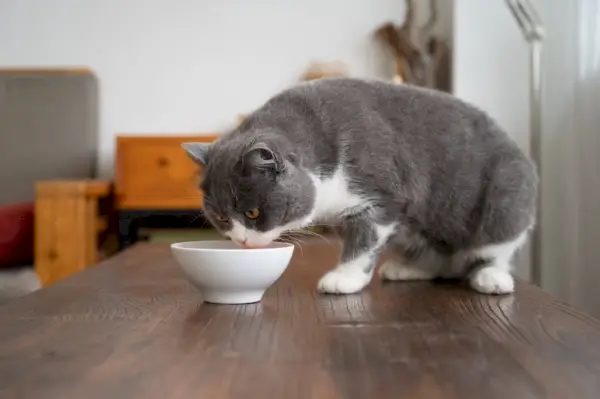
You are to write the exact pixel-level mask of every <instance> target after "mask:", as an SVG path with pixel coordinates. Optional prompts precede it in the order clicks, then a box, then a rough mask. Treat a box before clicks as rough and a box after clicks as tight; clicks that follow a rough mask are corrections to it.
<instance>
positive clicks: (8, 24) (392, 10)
mask: <svg viewBox="0 0 600 399" xmlns="http://www.w3.org/2000/svg"><path fill="white" fill-rule="evenodd" d="M402 15H403V2H402V1H401V0H370V1H346V0H328V1H321V0H303V1H282V0H261V1H247V0H204V1H202V0H189V1H186V0H171V1H168V2H167V1H164V0H52V1H39V0H0V66H87V67H90V68H91V69H92V70H93V71H94V72H95V73H96V74H97V76H98V78H99V81H100V91H101V127H100V129H101V140H100V152H101V154H100V157H101V159H100V166H101V171H102V175H104V176H110V175H111V174H112V167H113V150H114V134H116V133H127V134H145V133H156V134H165V133H167V134H168V133H173V134H175V133H197V132H206V133H212V132H215V131H218V130H221V129H224V128H226V127H228V126H230V125H231V124H232V123H234V120H235V117H236V115H237V114H238V113H243V112H248V111H251V110H252V109H253V108H255V107H257V106H259V105H260V103H261V102H263V101H264V100H266V99H267V98H268V97H269V96H271V95H272V94H274V92H275V91H277V90H280V89H282V88H284V87H285V86H287V85H289V84H291V83H293V82H295V81H297V80H298V78H299V76H300V75H301V73H302V72H303V70H304V69H305V68H306V67H307V66H308V64H309V63H310V61H311V60H316V59H320V60H326V61H329V60H341V61H343V62H345V63H347V65H348V66H349V69H350V72H351V73H352V74H353V75H356V76H382V75H385V74H386V65H385V61H386V60H385V59H384V58H383V57H382V54H381V47H380V46H377V45H375V44H374V43H373V38H372V32H373V30H374V29H375V28H377V27H378V26H379V25H380V24H381V23H382V22H384V21H387V20H389V19H394V20H401V19H402ZM388 72H389V67H388Z"/></svg>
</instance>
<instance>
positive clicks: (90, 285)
mask: <svg viewBox="0 0 600 399" xmlns="http://www.w3.org/2000/svg"><path fill="white" fill-rule="evenodd" d="M303 253H304V256H302V253H301V252H300V251H296V254H295V258H294V260H293V263H292V265H291V266H290V268H289V269H288V270H287V271H286V273H285V274H284V276H283V277H282V279H281V280H280V281H279V282H278V283H277V284H276V285H275V286H273V287H272V288H271V289H270V290H269V291H268V293H267V295H266V297H265V299H264V300H263V302H261V303H259V304H254V305H247V306H225V305H203V304H202V303H201V302H200V301H199V297H198V293H197V292H196V291H195V290H194V289H193V288H192V287H191V286H190V285H189V284H188V283H187V281H186V280H185V278H184V277H183V275H182V273H181V272H180V270H179V269H178V267H177V266H176V264H175V263H174V261H173V259H172V258H171V255H170V252H169V249H168V247H166V246H162V245H152V244H137V245H135V246H133V247H132V248H130V249H129V250H127V251H125V252H123V253H121V254H120V255H118V256H117V257H115V258H112V259H110V260H108V261H106V262H104V263H103V264H101V265H99V266H98V267H94V268H92V269H88V270H86V271H84V272H82V273H79V274H77V275H75V276H73V277H70V278H68V279H65V280H63V281H62V282H59V283H57V284H55V285H52V286H50V287H47V288H44V289H43V290H41V291H38V292H36V293H34V294H32V295H30V296H27V297H24V298H22V299H20V300H16V301H14V302H11V303H9V304H7V305H5V306H3V307H0V397H1V398H36V399H39V398H61V399H67V398H86V399H92V398H102V399H106V398H111V399H116V398H144V399H152V398H157V399H164V398H169V399H176V398H210V399H213V398H215V399H216V398H267V397H273V398H277V399H279V398H327V399H329V398H413V399H414V398H432V399H436V398H444V399H447V398H460V399H466V398H477V399H492V398H499V399H507V398H511V399H517V398H557V399H571V398H577V399H584V398H599V397H600V323H599V322H598V321H597V320H595V319H593V318H591V317H589V316H587V315H585V314H582V313H580V312H578V311H576V310H574V309H572V308H571V307H569V306H567V305H565V304H563V303H561V302H560V301H558V300H556V299H554V298H553V297H551V296H549V295H547V294H545V293H543V292H542V291H540V290H538V289H537V288H534V287H532V286H529V285H527V284H523V283H520V284H518V286H517V292H516V294H515V295H514V296H502V297H492V296H484V295H479V294H476V293H473V292H472V291H469V290H467V289H465V288H463V287H459V286H456V285H451V284H435V283H404V284H402V283H387V284H381V283H380V282H379V281H374V282H373V283H372V284H371V286H370V287H369V289H368V290H367V291H366V292H364V293H362V294H360V295H352V296H321V295H319V294H317V293H316V292H315V284H316V282H317V279H318V277H319V276H320V275H321V274H322V273H323V271H324V270H325V269H326V268H328V267H330V266H332V265H333V264H334V263H335V255H336V249H335V248H333V247H330V246H327V245H324V244H323V245H316V244H314V245H313V244H310V245H305V246H304V248H303ZM267 395H269V396H267Z"/></svg>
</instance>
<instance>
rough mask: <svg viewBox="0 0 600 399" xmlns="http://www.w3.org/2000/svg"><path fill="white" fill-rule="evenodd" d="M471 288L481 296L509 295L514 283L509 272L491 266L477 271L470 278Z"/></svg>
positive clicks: (513, 288)
mask: <svg viewBox="0 0 600 399" xmlns="http://www.w3.org/2000/svg"><path fill="white" fill-rule="evenodd" d="M469 283H470V285H471V288H473V289H474V290H475V291H478V292H481V293H482V294H510V293H511V292H513V291H514V290H515V281H514V279H513V277H512V276H511V275H510V273H509V272H507V271H504V270H502V269H500V268H497V267H494V266H491V267H485V268H483V269H480V270H477V271H476V272H475V273H474V274H473V275H472V276H471V277H470V278H469Z"/></svg>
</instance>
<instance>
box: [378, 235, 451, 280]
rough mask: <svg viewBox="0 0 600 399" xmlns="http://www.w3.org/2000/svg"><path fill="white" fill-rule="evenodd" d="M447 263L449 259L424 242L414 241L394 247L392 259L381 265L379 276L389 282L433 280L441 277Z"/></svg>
mask: <svg viewBox="0 0 600 399" xmlns="http://www.w3.org/2000/svg"><path fill="white" fill-rule="evenodd" d="M446 263H448V258H447V257H445V256H443V255H441V254H438V253H437V252H436V251H434V250H433V249H432V248H430V247H428V246H427V244H426V243H425V242H424V240H421V241H413V242H411V243H410V244H408V245H403V246H393V247H392V251H391V257H390V259H388V260H387V261H386V262H385V263H384V264H383V265H381V268H380V269H379V276H380V277H381V279H383V280H389V281H417V280H432V279H434V278H436V277H439V276H440V271H441V270H442V269H443V268H444V265H445V264H446Z"/></svg>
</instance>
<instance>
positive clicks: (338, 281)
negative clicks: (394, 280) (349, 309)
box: [317, 268, 371, 294]
mask: <svg viewBox="0 0 600 399" xmlns="http://www.w3.org/2000/svg"><path fill="white" fill-rule="evenodd" d="M370 280H371V275H370V274H368V273H365V272H363V271H362V270H353V269H341V268H338V269H334V270H332V271H330V272H328V273H327V274H325V275H324V276H323V277H321V280H319V283H318V284H317V289H318V290H319V292H322V293H324V294H354V293H355V292H358V291H360V290H362V289H363V288H364V287H365V286H366V285H367V284H369V281H370Z"/></svg>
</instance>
